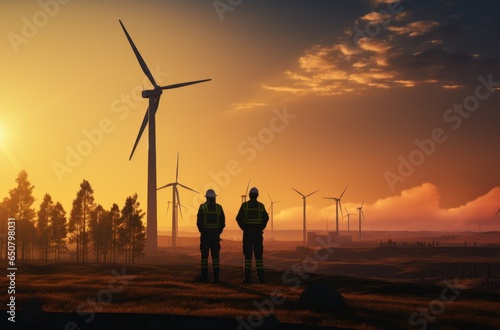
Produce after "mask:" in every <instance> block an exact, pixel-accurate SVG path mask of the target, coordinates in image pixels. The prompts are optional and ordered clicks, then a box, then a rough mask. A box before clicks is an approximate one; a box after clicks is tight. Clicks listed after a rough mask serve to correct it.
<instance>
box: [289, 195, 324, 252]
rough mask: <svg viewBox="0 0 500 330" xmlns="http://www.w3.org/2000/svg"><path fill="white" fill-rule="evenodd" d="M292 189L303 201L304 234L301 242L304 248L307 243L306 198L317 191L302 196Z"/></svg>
mask: <svg viewBox="0 0 500 330" xmlns="http://www.w3.org/2000/svg"><path fill="white" fill-rule="evenodd" d="M292 189H293V190H295V191H296V192H297V193H298V194H299V195H301V196H302V200H303V205H304V206H303V207H304V210H303V219H304V226H303V228H304V229H303V230H304V232H303V236H302V240H303V241H304V246H305V245H307V241H306V198H307V197H309V196H311V195H312V194H315V193H317V192H318V191H319V190H316V191H314V192H312V193H310V194H308V195H304V194H303V193H301V192H300V191H298V190H297V189H295V188H293V187H292Z"/></svg>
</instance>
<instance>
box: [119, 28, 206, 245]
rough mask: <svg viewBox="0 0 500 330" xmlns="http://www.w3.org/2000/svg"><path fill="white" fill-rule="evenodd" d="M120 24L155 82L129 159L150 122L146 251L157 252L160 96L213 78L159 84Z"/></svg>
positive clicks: (150, 78) (146, 94) (144, 95)
mask: <svg viewBox="0 0 500 330" xmlns="http://www.w3.org/2000/svg"><path fill="white" fill-rule="evenodd" d="M119 22H120V25H121V27H122V29H123V32H125V35H126V36H127V39H128V41H129V43H130V46H131V47H132V50H133V51H134V54H135V56H136V58H137V60H138V61H139V64H140V66H141V68H142V71H143V72H144V74H145V75H146V76H147V77H148V79H149V81H150V82H151V84H153V87H154V89H148V90H143V91H142V97H143V98H145V99H148V100H149V106H148V109H147V110H146V114H145V115H144V119H143V120H142V124H141V127H140V129H139V134H138V135H137V138H136V140H135V143H134V147H133V148H132V152H131V153H130V157H129V160H130V159H132V156H133V155H134V151H135V148H136V147H137V144H138V143H139V140H140V139H141V136H142V133H143V132H144V129H145V128H146V125H148V124H149V129H148V197H147V198H148V201H147V220H146V221H147V224H146V225H147V232H146V235H147V240H146V251H147V252H155V251H157V250H158V217H157V206H156V203H157V200H156V125H155V114H156V110H158V104H159V103H160V96H161V94H162V93H163V90H164V89H173V88H179V87H184V86H188V85H193V84H198V83H202V82H205V81H210V80H212V79H203V80H196V81H189V82H183V83H178V84H173V85H168V86H159V85H158V84H157V83H156V81H155V79H154V78H153V75H152V74H151V71H150V70H149V68H148V66H147V65H146V62H145V61H144V59H143V58H142V56H141V54H140V53H139V50H137V47H136V46H135V44H134V42H133V41H132V38H131V37H130V35H129V34H128V32H127V30H126V29H125V26H124V25H123V23H122V21H121V20H119Z"/></svg>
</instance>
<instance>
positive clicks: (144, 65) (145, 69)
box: [119, 20, 159, 87]
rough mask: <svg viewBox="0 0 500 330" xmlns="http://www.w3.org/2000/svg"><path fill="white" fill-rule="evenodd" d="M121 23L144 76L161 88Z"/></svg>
mask: <svg viewBox="0 0 500 330" xmlns="http://www.w3.org/2000/svg"><path fill="white" fill-rule="evenodd" d="M119 21H120V25H121V26H122V29H123V32H125V35H126V36H127V39H128V42H129V43H130V46H131V47H132V50H133V51H134V54H135V57H137V60H138V61H139V64H140V65H141V68H142V71H143V72H144V74H145V75H146V76H147V77H148V79H149V81H151V83H152V84H153V86H154V87H159V86H158V84H157V83H156V81H155V79H154V78H153V75H152V74H151V71H149V68H148V66H147V65H146V62H145V61H144V59H143V58H142V56H141V53H139V50H138V49H137V47H136V46H135V44H134V42H133V41H132V38H131V37H130V35H129V34H128V32H127V29H125V26H124V25H123V23H122V21H121V20H119Z"/></svg>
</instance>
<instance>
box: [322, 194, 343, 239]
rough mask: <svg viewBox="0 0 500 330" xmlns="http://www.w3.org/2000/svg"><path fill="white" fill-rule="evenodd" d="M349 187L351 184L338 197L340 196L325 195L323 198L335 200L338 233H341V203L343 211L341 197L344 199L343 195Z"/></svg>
mask: <svg viewBox="0 0 500 330" xmlns="http://www.w3.org/2000/svg"><path fill="white" fill-rule="evenodd" d="M347 187H349V186H346V187H345V189H344V191H343V192H342V194H340V197H338V198H336V197H323V198H326V199H334V200H335V205H336V215H335V224H336V230H337V234H338V233H339V205H340V213H342V202H341V199H342V196H344V193H345V191H346V190H347ZM343 216H344V215H343V214H342V217H343Z"/></svg>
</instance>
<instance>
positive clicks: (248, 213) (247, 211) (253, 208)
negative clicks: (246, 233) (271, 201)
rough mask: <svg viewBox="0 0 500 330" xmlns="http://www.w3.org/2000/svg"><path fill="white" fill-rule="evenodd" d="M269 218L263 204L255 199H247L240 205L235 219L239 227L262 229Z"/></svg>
mask: <svg viewBox="0 0 500 330" xmlns="http://www.w3.org/2000/svg"><path fill="white" fill-rule="evenodd" d="M268 220H269V215H268V214H267V211H266V208H265V207H264V204H262V203H260V202H258V201H257V200H252V199H251V200H249V201H248V202H245V203H243V204H242V205H241V207H240V210H239V212H238V215H237V216H236V221H238V225H239V226H240V228H241V229H243V230H247V229H250V230H252V229H256V230H264V228H266V225H267V221H268Z"/></svg>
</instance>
